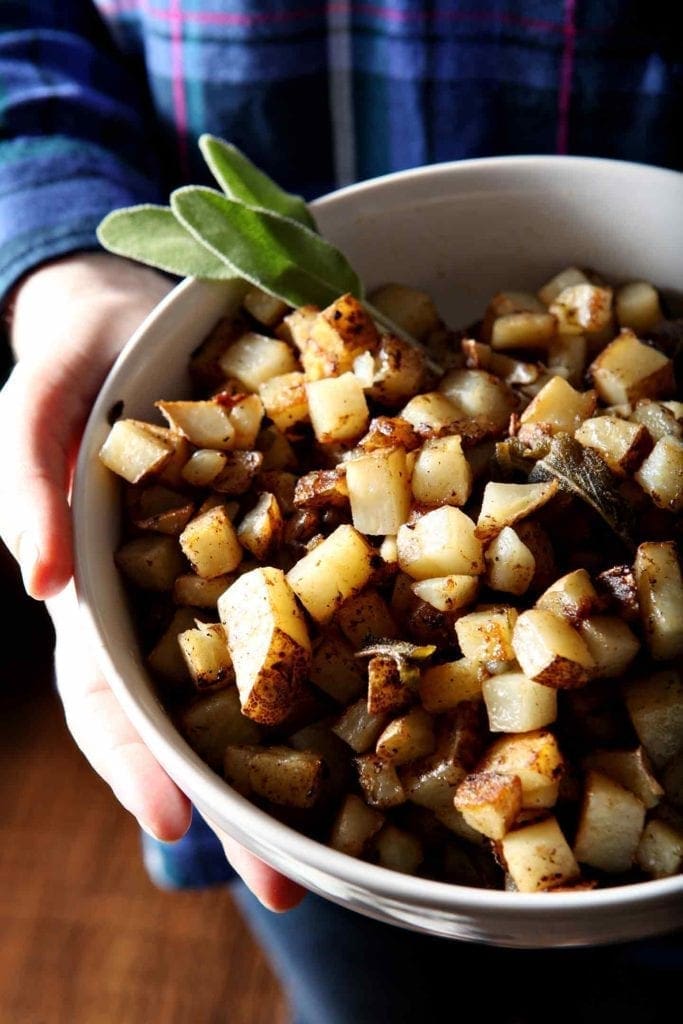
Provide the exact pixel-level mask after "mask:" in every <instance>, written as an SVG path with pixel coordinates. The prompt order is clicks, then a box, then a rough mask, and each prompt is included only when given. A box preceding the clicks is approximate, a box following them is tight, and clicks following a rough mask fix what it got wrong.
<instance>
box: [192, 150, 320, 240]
mask: <svg viewBox="0 0 683 1024" xmlns="http://www.w3.org/2000/svg"><path fill="white" fill-rule="evenodd" d="M199 148H200V150H201V153H202V156H203V157H204V159H205V160H206V162H207V164H208V166H209V169H210V171H211V173H212V174H213V176H214V178H215V179H216V181H217V182H218V184H219V185H220V186H221V188H222V189H223V191H224V192H225V194H226V195H227V196H228V197H229V198H230V199H237V200H239V201H241V202H242V203H244V204H246V205H247V206H255V207H258V208H260V209H265V210H271V211H272V212H273V213H279V214H281V215H282V216H283V217H289V218H291V219H292V220H296V221H298V222H299V223H300V224H304V225H305V226H306V227H308V228H311V230H312V231H315V230H316V223H315V220H314V219H313V217H312V215H311V213H310V211H309V209H308V206H307V205H306V203H305V201H304V200H303V199H302V198H301V196H297V195H294V194H293V193H291V192H285V190H284V189H282V188H280V186H279V185H277V184H276V183H275V182H274V181H273V179H272V178H269V177H268V175H267V174H264V172H263V171H261V170H259V168H258V167H256V166H255V165H254V164H253V163H252V162H251V160H250V159H249V158H248V157H247V156H245V154H244V153H243V152H242V151H241V150H239V149H238V148H237V146H233V145H232V144H231V143H230V142H226V141H225V140H224V139H219V138H217V137H216V136H215V135H202V136H201V137H200V139H199Z"/></svg>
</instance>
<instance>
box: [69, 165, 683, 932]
mask: <svg viewBox="0 0 683 1024" xmlns="http://www.w3.org/2000/svg"><path fill="white" fill-rule="evenodd" d="M315 214H316V217H317V219H318V223H319V225H320V228H321V230H322V232H323V233H324V234H325V235H326V236H327V237H329V238H330V239H331V240H333V241H334V242H336V244H337V245H339V246H340V247H341V248H342V249H343V250H344V251H345V252H346V253H347V254H348V256H349V257H350V259H351V261H352V263H353V264H354V266H355V267H356V268H357V270H358V271H359V272H360V274H361V276H362V277H363V279H364V280H365V283H366V285H367V286H368V287H371V286H373V285H376V284H379V283H381V282H382V281H388V280H398V281H404V282H409V283H412V284H414V285H417V286H420V287H424V288H426V289H428V290H429V291H430V292H431V294H432V295H433V296H434V297H435V299H436V301H437V304H438V306H439V308H440V310H441V311H442V314H443V315H444V316H445V318H446V319H447V320H448V322H450V323H451V324H453V325H459V324H463V323H467V322H468V321H471V320H472V319H473V318H475V317H477V316H478V315H479V313H480V311H481V309H482V308H483V306H484V304H485V303H486V301H487V299H488V298H489V297H490V295H492V294H493V293H494V292H496V291H498V290H500V289H501V288H505V287H508V288H516V289H520V288H526V287H531V288H533V287H535V286H538V284H539V283H540V282H541V281H543V280H544V279H546V278H547V277H548V276H550V275H551V274H552V273H554V272H556V271H557V270H559V269H561V268H562V267H563V266H565V265H567V264H570V263H576V264H579V265H583V266H591V267H595V268H597V269H599V270H600V271H603V272H604V273H605V274H607V275H610V276H611V277H614V278H615V279H619V278H625V279H634V278H645V279H649V280H651V281H653V282H655V283H656V284H658V285H660V286H661V287H663V288H664V289H665V290H666V289H670V290H671V291H673V292H676V291H679V293H680V290H683V175H681V174H678V173H675V172H672V171H666V170H660V169H656V168H650V167H644V166H640V165H635V164H625V163H615V162H610V161H604V160H592V159H581V158H554V157H528V158H527V157H512V158H500V159H491V160H474V161H466V162H462V163H457V164H445V165H438V166H434V167H430V168H425V169H421V170H418V171H408V172H404V173H400V174H396V175H390V176H387V177H385V178H381V179H378V180H374V181H370V182H367V183H364V184H360V185H356V186H352V187H350V188H346V189H343V190H341V191H339V192H336V193H334V194H332V195H330V196H327V197H325V198H323V199H321V200H319V201H318V202H316V203H315ZM234 301H235V289H234V288H233V287H231V286H230V285H229V284H228V285H224V284H207V283H201V282H196V281H186V282H184V283H182V284H181V285H179V286H178V287H177V288H176V289H175V290H174V291H173V292H172V294H171V295H169V297H168V298H167V299H166V300H165V301H164V302H163V303H162V304H161V305H160V306H159V308H158V309H157V310H156V311H155V312H154V313H153V314H152V316H151V317H149V319H148V320H147V321H146V322H145V323H144V324H143V325H142V327H141V328H140V330H139V331H138V332H137V333H136V335H135V336H134V337H133V338H132V339H131V341H130V342H129V344H128V345H127V347H126V348H125V350H124V351H123V353H122V354H121V356H120V358H119V359H118V361H117V363H116V365H115V366H114V368H113V370H112V371H111V374H110V375H109V377H108V379H107V381H106V383H105V385H104V387H103V389H102V392H101V394H100V396H99V399H98V401H97V403H96V405H95V407H94V409H93V412H92V415H91V417H90V420H89V423H88V426H87V430H86V433H85V437H84V440H83V445H82V449H81V453H80V458H79V462H78V468H77V473H76V481H75V490H74V516H75V532H76V566H77V587H78V592H79V597H80V602H81V606H82V612H83V617H84V621H85V623H86V624H87V632H88V634H89V637H90V640H91V642H92V645H93V647H94V650H95V654H96V656H97V658H98V660H99V662H100V665H101V667H102V670H103V672H104V674H105V676H106V678H107V679H108V680H109V682H110V684H111V686H112V687H113V689H114V691H115V693H116V695H117V696H118V698H119V700H120V702H121V704H122V705H123V707H124V708H125V710H126V712H127V714H128V715H129V716H130V718H131V720H132V721H133V723H134V724H135V726H136V727H137V729H138V730H139V732H140V734H141V735H142V737H143V739H144V740H145V741H146V742H147V744H148V745H149V747H150V748H151V749H152V751H153V752H154V754H155V755H156V757H157V758H158V760H159V761H160V762H161V764H162V765H163V766H164V767H165V768H166V770H167V771H168V773H169V775H171V777H172V778H173V779H175V781H176V782H177V783H178V785H179V786H180V788H181V789H182V790H184V791H185V792H186V793H187V794H188V795H189V796H190V798H191V799H192V800H193V802H194V803H195V805H196V806H197V807H198V808H199V810H200V811H201V812H202V813H203V814H204V815H205V816H206V817H207V818H209V819H211V820H212V821H214V822H215V823H217V824H219V825H220V826H221V827H222V828H223V829H224V830H225V831H226V832H228V833H230V834H231V835H233V836H234V837H235V838H236V839H238V840H239V841H240V842H241V843H243V844H244V845H245V846H246V847H248V848H249V849H250V850H252V851H253V852H254V853H255V854H257V855H258V856H259V857H261V858H262V859H263V860H265V861H267V862H268V863H269V864H271V865H273V866H274V867H276V868H278V869H280V870H281V871H282V872H284V873H285V874H286V875H288V876H289V877H290V878H293V879H296V880H297V881H298V882H301V883H302V884H303V885H305V886H307V887H308V888H310V889H312V890H314V891H316V892H318V893H321V894H323V895H325V896H328V897H329V898H331V899H332V900H335V901H336V902H338V903H341V904H343V905H345V906H347V907H350V908H353V909H355V910H358V911H360V912H362V913H364V914H368V915H370V916H372V917H375V918H379V919H382V920H385V921H390V922H393V923H397V924H401V925H404V926H407V927H409V928H414V929H418V930H421V931H425V932H430V933H433V934H437V935H443V936H450V937H453V938H458V939H467V940H473V941H478V942H488V943H494V944H498V945H503V946H520V947H540V946H571V945H582V944H593V943H595V944H598V943H606V942H610V941H619V940H627V939H633V938H637V937H643V936H648V935H653V934H657V933H663V932H667V931H670V930H672V929H675V928H678V927H681V926H683V898H682V897H683V877H680V876H679V877H676V878H669V879H664V880H657V881H648V882H642V883H639V884H636V885H628V886H622V887H618V888H612V889H604V890H597V891H593V892H577V893H562V894H560V893H558V894H553V895H547V894H537V895H536V894H535V895H523V894H519V893H504V892H491V891H485V890H481V889H474V888H467V887H462V886H455V885H449V884H445V883H439V882H434V881H426V880H424V879H420V878H413V877H408V876H405V875H401V874H397V873H395V872H391V871H389V870H387V869H385V868H381V867H377V866H374V865H371V864H366V863H364V862H362V861H359V860H355V859H354V858H351V857H348V856H346V855H343V854H340V853H337V852H336V851H334V850H330V849H328V848H327V847H325V846H323V845H321V844H320V843H317V842H314V841H313V840H311V839H308V838H306V837H304V836H302V835H300V834H299V833H297V832H295V831H293V830H292V829H290V828H287V827H285V826H284V825H282V824H280V823H278V822H277V821H275V820H274V819H273V818H271V817H270V816H269V815H267V814H265V813H264V812H263V811H261V810H259V809H257V808H256V807H254V806H252V805H251V804H250V803H249V802H248V801H246V800H245V799H243V798H242V797H240V796H239V795H237V794H236V793H234V792H233V791H232V790H231V789H230V788H229V787H228V786H227V784H226V783H224V782H223V781H222V780H221V779H220V778H219V777H218V776H217V775H215V774H214V773H213V772H212V771H211V770H210V769H209V768H208V767H207V766H206V765H205V764H204V763H203V762H202V761H201V760H200V759H199V758H198V757H197V756H196V755H195V754H194V753H193V751H192V750H191V749H190V747H189V746H188V745H187V744H186V743H185V742H184V740H183V739H182V738H181V737H180V735H179V734H178V733H177V732H176V730H175V728H174V727H173V726H172V724H171V722H170V721H169V719H168V718H167V716H166V714H165V713H164V710H163V708H162V707H161V705H160V703H159V701H158V699H157V698H156V696H155V695H154V692H153V689H152V687H151V685H150V682H149V678H148V676H147V673H146V671H145V667H144V665H143V663H142V661H141V659H140V655H139V653H138V650H137V646H136V642H135V637H134V634H133V630H132V628H131V623H130V620H129V615H128V612H127V610H126V603H125V599H124V593H123V589H122V586H121V583H120V581H119V579H118V576H117V573H116V571H115V569H114V565H113V562H112V552H113V550H114V548H115V546H116V543H117V538H118V531H119V512H118V499H117V485H116V482H115V481H114V480H113V479H112V477H111V476H110V475H109V474H108V473H107V471H105V470H104V469H103V468H102V466H101V465H100V463H99V461H98V459H97V454H96V453H97V451H98V448H99V446H100V444H101V443H102V441H103V439H104V437H105V436H106V433H107V430H108V422H107V415H108V413H109V411H110V409H111V408H112V406H113V405H114V404H115V403H116V402H119V401H123V403H124V413H125V415H128V416H137V417H141V418H142V417H145V416H149V415H150V414H151V412H152V403H153V401H154V400H155V399H157V398H160V397H165V398H171V397H178V396H181V395H182V394H183V393H187V380H186V365H187V358H188V355H189V353H190V352H191V350H192V349H193V348H194V347H195V346H196V345H197V343H198V342H199V341H200V339H201V338H202V337H203V336H204V335H205V334H206V332H207V331H208V330H209V329H210V328H211V326H212V325H213V324H214V322H215V321H216V319H217V318H218V317H219V316H220V315H221V314H223V313H225V312H226V311H227V310H229V309H230V306H231V303H234Z"/></svg>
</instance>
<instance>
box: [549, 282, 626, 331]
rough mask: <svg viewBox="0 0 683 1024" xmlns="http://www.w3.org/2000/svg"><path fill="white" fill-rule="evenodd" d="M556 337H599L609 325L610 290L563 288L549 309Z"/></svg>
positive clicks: (588, 286) (585, 285)
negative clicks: (554, 322) (553, 321)
mask: <svg viewBox="0 0 683 1024" xmlns="http://www.w3.org/2000/svg"><path fill="white" fill-rule="evenodd" d="M548 312H550V313H552V314H553V316H555V317H556V318H557V331H558V334H584V333H585V334H599V333H600V332H601V331H604V330H606V329H608V328H609V327H610V325H611V323H612V289H611V288H601V287H599V286H598V285H595V284H588V283H583V284H574V285H570V286H569V287H567V288H563V289H562V291H561V292H560V293H559V295H557V296H556V297H555V298H554V299H553V301H552V302H551V303H550V306H549V307H548Z"/></svg>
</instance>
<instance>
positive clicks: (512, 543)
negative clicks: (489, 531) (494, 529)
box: [484, 526, 536, 595]
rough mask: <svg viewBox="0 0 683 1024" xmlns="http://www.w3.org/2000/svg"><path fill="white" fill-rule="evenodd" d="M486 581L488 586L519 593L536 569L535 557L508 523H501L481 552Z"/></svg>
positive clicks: (531, 578) (529, 583) (525, 587)
mask: <svg viewBox="0 0 683 1024" xmlns="http://www.w3.org/2000/svg"><path fill="white" fill-rule="evenodd" d="M484 558H485V560H486V581H487V583H488V585H489V586H490V587H491V589H492V590H500V591H503V592H504V593H506V594H516V595H520V594H523V593H524V592H525V591H526V590H528V589H529V586H530V585H531V581H532V580H533V578H534V574H535V572H536V559H535V558H534V556H533V554H532V553H531V551H530V550H529V548H528V547H527V546H526V544H525V543H524V542H523V541H522V540H521V539H520V537H519V534H517V533H515V531H514V530H513V529H512V527H510V526H504V527H503V529H502V530H501V531H500V533H499V534H498V536H497V537H494V538H493V540H492V541H491V543H490V544H489V545H488V547H487V548H486V551H485V552H484Z"/></svg>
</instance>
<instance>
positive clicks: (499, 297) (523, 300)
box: [484, 291, 545, 320]
mask: <svg viewBox="0 0 683 1024" xmlns="http://www.w3.org/2000/svg"><path fill="white" fill-rule="evenodd" d="M544 312H545V307H544V305H543V303H542V302H541V301H540V300H539V299H537V298H536V296H535V295H532V293H531V292H510V291H504V292H497V293H496V295H494V296H493V298H492V299H491V301H490V302H489V304H488V306H487V307H486V313H485V314H484V319H485V320H486V319H487V318H489V317H490V318H491V320H495V319H496V317H499V316H507V315H508V314H509V313H544Z"/></svg>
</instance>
